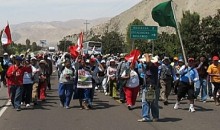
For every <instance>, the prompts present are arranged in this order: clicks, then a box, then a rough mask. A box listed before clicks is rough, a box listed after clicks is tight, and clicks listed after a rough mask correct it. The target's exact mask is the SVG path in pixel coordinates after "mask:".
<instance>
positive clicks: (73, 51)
mask: <svg viewBox="0 0 220 130" xmlns="http://www.w3.org/2000/svg"><path fill="white" fill-rule="evenodd" d="M77 48H78V47H77V45H76V46H69V48H68V49H69V52H70V55H71V56H72V57H73V58H77V57H78V55H79V52H78V51H77Z"/></svg>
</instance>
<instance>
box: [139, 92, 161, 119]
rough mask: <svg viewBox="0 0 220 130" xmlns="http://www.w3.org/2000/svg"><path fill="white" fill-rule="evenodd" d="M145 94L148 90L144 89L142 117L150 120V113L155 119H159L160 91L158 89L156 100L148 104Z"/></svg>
mask: <svg viewBox="0 0 220 130" xmlns="http://www.w3.org/2000/svg"><path fill="white" fill-rule="evenodd" d="M145 92H147V89H146V88H143V90H142V117H143V118H145V119H147V120H150V119H151V117H150V112H151V114H152V117H153V118H157V119H159V105H158V100H159V95H160V90H159V89H156V92H155V94H156V98H155V100H154V101H153V102H148V101H146V99H145Z"/></svg>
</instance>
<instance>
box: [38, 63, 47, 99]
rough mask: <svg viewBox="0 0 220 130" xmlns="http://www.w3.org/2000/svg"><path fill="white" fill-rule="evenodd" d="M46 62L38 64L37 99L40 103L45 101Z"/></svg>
mask: <svg viewBox="0 0 220 130" xmlns="http://www.w3.org/2000/svg"><path fill="white" fill-rule="evenodd" d="M46 66H47V62H46V61H45V60H40V62H39V85H38V93H39V94H38V98H39V99H40V100H41V101H45V100H46V89H47V70H46Z"/></svg>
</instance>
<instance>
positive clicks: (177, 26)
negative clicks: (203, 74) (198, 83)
mask: <svg viewBox="0 0 220 130" xmlns="http://www.w3.org/2000/svg"><path fill="white" fill-rule="evenodd" d="M172 3H173V0H171V7H172V11H173V16H174V20H175V22H176V32H177V34H178V36H179V39H180V44H181V48H182V52H183V57H184V61H185V65H187V66H188V62H187V59H186V53H185V50H184V46H183V40H182V37H181V34H180V30H179V25H178V23H177V19H176V14H175V12H174V8H173V4H172ZM187 68H188V67H187ZM187 74H188V77H189V83H190V84H191V83H192V80H191V78H190V73H189V69H187Z"/></svg>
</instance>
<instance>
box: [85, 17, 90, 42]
mask: <svg viewBox="0 0 220 130" xmlns="http://www.w3.org/2000/svg"><path fill="white" fill-rule="evenodd" d="M84 24H85V25H86V41H87V34H88V33H87V29H88V24H90V23H88V20H86V22H85V23H84Z"/></svg>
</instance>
